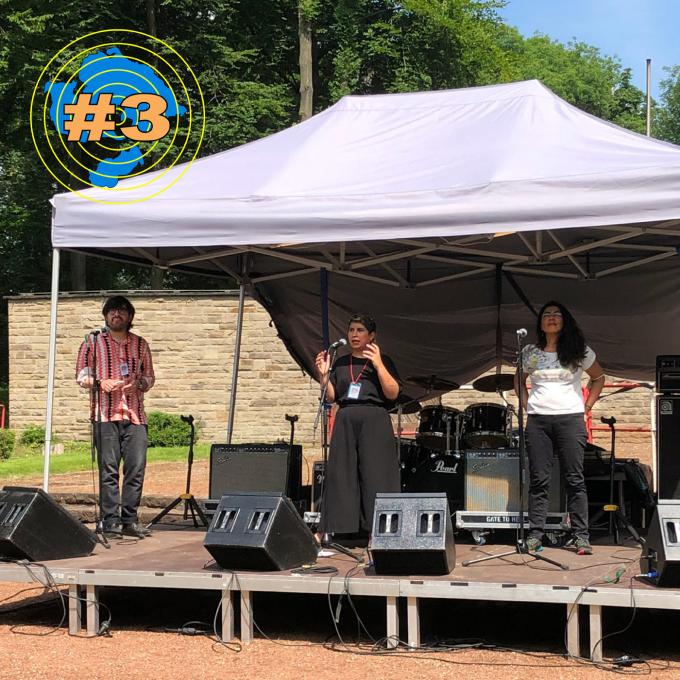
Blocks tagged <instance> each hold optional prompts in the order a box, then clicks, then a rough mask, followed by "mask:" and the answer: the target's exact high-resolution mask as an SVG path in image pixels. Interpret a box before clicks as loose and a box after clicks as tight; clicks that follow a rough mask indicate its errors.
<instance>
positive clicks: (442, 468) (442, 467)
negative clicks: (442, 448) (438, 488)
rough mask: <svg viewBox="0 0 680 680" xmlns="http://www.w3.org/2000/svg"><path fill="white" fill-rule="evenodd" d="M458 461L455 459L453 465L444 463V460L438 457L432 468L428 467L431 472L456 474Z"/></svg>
mask: <svg viewBox="0 0 680 680" xmlns="http://www.w3.org/2000/svg"><path fill="white" fill-rule="evenodd" d="M459 465H460V461H456V462H455V463H454V464H453V465H446V464H445V463H444V461H443V460H442V459H441V458H440V459H439V460H438V461H437V462H436V464H435V466H434V467H433V468H430V469H431V471H432V472H440V473H443V474H446V475H456V474H458V466H459Z"/></svg>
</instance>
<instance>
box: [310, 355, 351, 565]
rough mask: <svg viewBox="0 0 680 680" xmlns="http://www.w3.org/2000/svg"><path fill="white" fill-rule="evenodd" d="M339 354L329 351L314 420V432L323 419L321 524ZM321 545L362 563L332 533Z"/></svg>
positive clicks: (322, 537) (324, 538)
mask: <svg viewBox="0 0 680 680" xmlns="http://www.w3.org/2000/svg"><path fill="white" fill-rule="evenodd" d="M337 353H338V348H337V347H333V346H331V348H330V349H329V357H330V361H329V363H328V375H327V376H326V379H325V380H324V381H323V384H322V385H321V395H320V397H319V408H318V410H317V412H316V418H315V419H314V430H316V428H317V427H318V425H319V419H321V421H322V422H321V460H322V461H323V481H322V483H321V493H320V494H319V509H317V508H314V509H315V510H316V511H317V512H319V523H320V522H321V519H320V518H321V513H322V512H323V504H324V496H325V493H326V471H327V469H328V449H329V448H330V444H329V441H328V409H329V408H330V404H327V403H326V393H327V392H328V382H329V381H330V379H331V371H332V370H333V365H334V364H335V358H336V356H337ZM321 545H322V546H323V547H325V548H332V549H333V550H336V551H337V552H339V553H343V554H344V555H347V556H348V557H351V558H353V559H355V560H357V561H358V562H360V561H361V560H360V558H357V556H356V555H355V554H354V553H353V552H352V551H351V550H349V548H345V546H344V545H340V544H338V543H334V542H333V538H332V535H331V534H330V533H324V534H323V535H322V536H321Z"/></svg>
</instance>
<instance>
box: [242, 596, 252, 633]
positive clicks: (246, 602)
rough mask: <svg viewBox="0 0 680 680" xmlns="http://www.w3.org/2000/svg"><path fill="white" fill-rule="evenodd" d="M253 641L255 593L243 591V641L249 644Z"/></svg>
mask: <svg viewBox="0 0 680 680" xmlns="http://www.w3.org/2000/svg"><path fill="white" fill-rule="evenodd" d="M252 641H253V594H252V593H251V592H250V591H248V590H242V591H241V643H242V644H244V645H249V644H250V643H251V642H252Z"/></svg>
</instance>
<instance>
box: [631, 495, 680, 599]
mask: <svg viewBox="0 0 680 680" xmlns="http://www.w3.org/2000/svg"><path fill="white" fill-rule="evenodd" d="M640 570H641V572H642V573H643V574H648V573H650V572H653V573H655V574H656V576H654V577H653V578H652V579H651V580H652V581H653V582H654V583H655V584H656V585H658V586H666V587H671V588H677V587H678V586H680V505H675V504H673V505H664V504H663V503H659V505H657V507H656V510H655V511H654V515H653V516H652V521H651V523H650V525H649V532H648V534H647V542H646V543H645V546H644V549H643V553H642V558H641V559H640Z"/></svg>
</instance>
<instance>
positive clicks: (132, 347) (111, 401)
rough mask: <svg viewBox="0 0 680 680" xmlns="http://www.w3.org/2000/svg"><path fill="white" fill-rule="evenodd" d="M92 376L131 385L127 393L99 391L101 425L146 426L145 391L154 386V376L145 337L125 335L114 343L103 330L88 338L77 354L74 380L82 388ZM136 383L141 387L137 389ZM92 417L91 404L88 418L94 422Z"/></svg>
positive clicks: (87, 384) (109, 335) (121, 390)
mask: <svg viewBox="0 0 680 680" xmlns="http://www.w3.org/2000/svg"><path fill="white" fill-rule="evenodd" d="M95 342H96V350H97V352H96V354H97V370H96V372H95V370H94V355H95V351H94V350H95ZM92 377H96V378H97V380H100V381H101V380H106V379H107V378H113V379H116V380H125V381H126V382H127V383H130V384H131V385H132V387H131V388H130V389H128V390H123V389H117V390H114V391H113V392H110V393H106V392H104V391H103V390H100V391H99V392H100V409H101V419H102V422H105V423H108V422H113V421H117V420H129V421H130V422H131V423H133V424H134V425H145V424H146V413H145V412H144V392H147V391H148V390H150V389H151V388H152V387H153V384H154V382H155V377H154V372H153V362H152V361H151V350H150V349H149V344H148V343H147V341H146V340H144V338H142V337H140V336H139V335H135V334H134V333H128V334H127V337H126V338H125V339H124V340H116V339H115V338H114V337H113V336H112V335H111V334H110V333H107V332H105V331H104V332H102V333H100V334H99V335H96V336H94V335H89V336H88V337H87V339H86V340H85V341H84V342H83V343H82V345H81V346H80V350H79V351H78V360H77V362H76V381H77V382H78V384H79V385H80V386H81V387H89V385H90V382H91V379H92ZM139 383H141V384H142V385H143V386H142V387H139V386H138V384H139ZM95 415H96V414H95V405H94V404H92V406H91V411H90V418H91V419H92V420H95Z"/></svg>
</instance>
